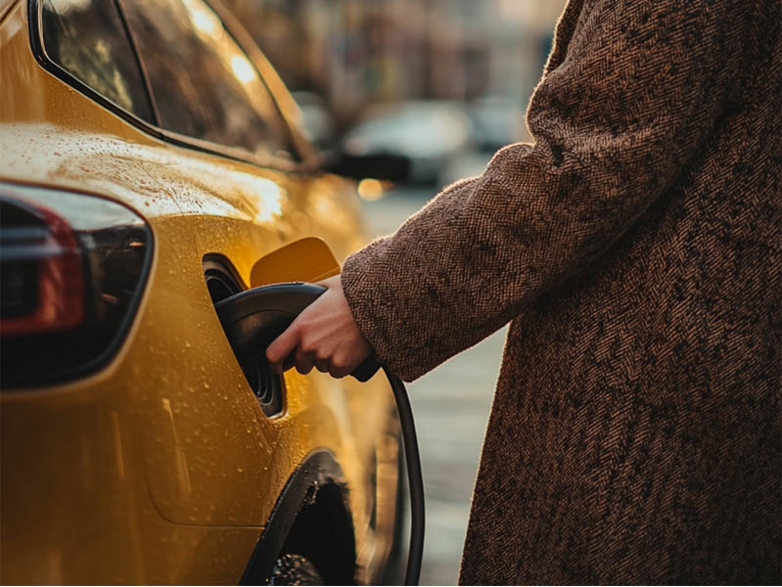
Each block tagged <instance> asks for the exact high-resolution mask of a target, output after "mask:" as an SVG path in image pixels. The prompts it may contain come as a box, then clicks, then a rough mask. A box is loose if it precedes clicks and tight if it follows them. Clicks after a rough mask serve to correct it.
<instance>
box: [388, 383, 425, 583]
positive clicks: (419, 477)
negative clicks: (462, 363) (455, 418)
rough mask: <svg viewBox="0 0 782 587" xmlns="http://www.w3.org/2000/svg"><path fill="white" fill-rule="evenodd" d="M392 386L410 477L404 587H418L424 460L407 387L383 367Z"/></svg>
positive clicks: (422, 545) (422, 548) (421, 540)
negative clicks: (408, 546)
mask: <svg viewBox="0 0 782 587" xmlns="http://www.w3.org/2000/svg"><path fill="white" fill-rule="evenodd" d="M383 371H384V372H385V374H386V377H387V378H388V382H389V383H390V384H391V390H392V391H393V392H394V398H395V399H396V409H397V412H399V424H400V426H401V428H402V444H403V445H404V451H405V461H406V462H407V478H408V482H409V485H410V549H409V554H408V556H407V570H406V571H405V585H418V580H419V578H420V576H421V559H422V558H423V554H424V523H425V521H424V479H423V474H422V473H421V457H420V455H419V454H418V438H417V436H416V433H415V421H414V420H413V410H412V408H411V407H410V398H409V397H408V396H407V390H406V389H405V386H404V384H403V383H402V381H401V380H400V379H399V378H398V377H395V376H394V375H392V374H391V373H389V372H388V370H387V369H386V368H385V367H383Z"/></svg>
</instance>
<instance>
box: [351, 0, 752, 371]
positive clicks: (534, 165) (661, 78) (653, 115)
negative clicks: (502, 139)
mask: <svg viewBox="0 0 782 587" xmlns="http://www.w3.org/2000/svg"><path fill="white" fill-rule="evenodd" d="M750 5H751V3H749V2H740V1H738V0H736V1H729V0H714V1H713V2H689V3H681V2H677V1H674V0H657V1H655V2H638V1H631V0H622V1H619V2H612V1H608V0H592V1H590V0H585V1H584V2H583V6H582V7H580V9H579V7H578V6H577V5H576V4H571V6H570V7H569V8H568V10H567V11H566V13H565V17H564V18H563V22H562V23H561V24H560V32H561V31H563V30H565V29H568V27H570V28H572V29H573V31H572V34H570V31H567V34H565V36H566V37H567V38H558V39H557V47H556V48H555V51H554V54H553V55H552V58H551V61H550V63H549V66H548V71H547V73H546V76H545V77H544V79H543V81H542V82H541V84H540V85H539V87H538V88H537V90H536V92H535V94H534V96H533V99H532V101H531V104H530V108H529V112H528V125H529V127H530V130H531V132H532V134H533V137H534V139H535V142H534V144H533V145H526V144H519V145H512V146H509V147H506V148H505V149H502V150H501V151H500V152H498V153H497V155H496V156H495V157H494V159H493V160H492V161H491V163H490V164H489V165H488V167H487V169H486V171H485V172H484V174H483V175H481V176H480V177H477V178H473V179H470V180H467V181H464V182H460V183H457V184H455V185H453V186H451V187H449V188H447V189H446V190H445V191H444V192H442V193H441V194H440V195H439V196H438V197H437V198H435V199H434V200H433V201H432V202H431V203H430V204H429V205H428V206H426V207H425V208H424V209H423V210H422V211H421V212H419V213H418V214H417V215H415V216H414V217H412V218H411V219H410V220H408V221H407V222H406V223H405V224H404V225H403V226H402V227H401V228H400V229H399V230H398V231H397V232H396V234H394V235H393V236H391V237H388V238H383V239H379V240H377V241H375V242H373V243H372V244H371V245H369V246H368V247H367V248H365V249H363V250H362V251H359V252H358V253H356V254H354V255H353V256H351V257H350V258H348V260H347V261H346V263H345V267H344V270H343V275H342V287H343V288H344V293H345V296H346V298H347V301H348V303H349V306H350V310H352V313H353V316H354V318H355V321H356V323H357V325H358V327H359V329H360V331H361V332H362V333H363V335H364V336H365V337H366V338H367V339H368V341H369V342H370V343H371V345H372V346H373V347H374V349H375V351H376V354H377V355H378V358H379V359H380V360H381V362H383V363H384V364H386V366H388V367H389V368H390V369H391V370H392V371H393V372H395V373H397V374H399V375H401V376H402V377H403V378H404V379H408V380H409V379H414V378H416V377H418V376H420V375H422V374H423V373H425V372H426V371H428V370H430V369H431V368H433V367H434V366H436V365H437V364H439V363H440V362H442V361H443V360H445V359H447V358H448V357H450V356H452V355H453V354H455V353H457V352H459V351H461V350H463V349H465V348H467V347H468V346H471V345H472V344H475V343H476V342H478V341H479V340H481V339H482V338H484V337H485V336H487V335H488V334H490V333H491V332H493V331H494V330H496V329H498V328H500V327H501V326H502V325H503V324H505V323H506V322H507V321H508V320H510V319H511V318H513V317H515V316H517V315H519V314H520V313H521V312H522V311H523V310H524V307H525V306H526V305H527V304H529V303H530V302H532V301H533V300H534V299H535V298H536V297H537V296H539V295H540V294H541V293H543V292H545V291H547V290H550V289H551V288H554V287H556V285H557V284H558V283H560V282H562V281H563V280H564V279H566V278H568V277H569V276H571V275H573V274H575V273H576V272H578V271H580V270H584V268H586V267H588V265H589V264H590V263H591V262H592V261H594V260H595V259H596V258H597V257H599V256H600V255H601V254H602V253H604V252H605V251H606V250H608V249H609V248H610V247H611V246H612V244H613V243H614V242H616V241H617V240H618V239H619V238H621V236H622V235H623V234H624V233H625V232H626V231H627V230H628V228H630V227H631V226H632V225H633V224H634V223H635V222H636V220H637V219H638V218H639V217H640V216H641V215H642V214H643V213H644V212H645V210H647V208H648V207H649V206H650V205H651V204H652V203H653V202H654V201H655V200H656V199H657V198H659V197H660V196H661V195H662V194H664V193H666V191H667V190H668V189H669V188H670V187H671V185H672V184H673V183H674V181H675V180H676V179H677V177H679V175H680V174H683V173H686V170H687V166H688V164H689V162H690V161H691V159H692V158H693V157H694V156H696V155H697V151H698V148H699V146H700V145H701V144H703V142H704V141H706V140H708V138H709V136H710V134H711V133H712V131H713V129H714V128H715V126H716V125H717V124H718V121H719V118H720V116H721V115H722V114H723V113H724V112H725V111H726V108H727V104H728V103H729V101H730V98H731V94H732V89H733V87H734V85H735V83H736V79H737V77H738V74H739V72H740V65H741V55H740V48H741V47H742V43H741V39H742V36H745V35H746V34H747V30H746V29H747V25H746V20H747V19H746V18H745V17H744V15H742V13H746V12H747V11H748V10H749V8H747V6H750ZM568 19H569V20H568Z"/></svg>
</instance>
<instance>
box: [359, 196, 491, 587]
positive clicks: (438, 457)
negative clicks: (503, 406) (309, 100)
mask: <svg viewBox="0 0 782 587" xmlns="http://www.w3.org/2000/svg"><path fill="white" fill-rule="evenodd" d="M433 193H434V190H433V189H430V190H426V189H415V190H412V189H410V190H403V191H401V192H398V193H392V194H390V195H387V196H386V197H384V198H383V199H381V200H379V201H375V202H364V204H363V205H364V209H365V212H366V215H367V220H368V223H369V228H370V231H371V232H372V233H373V234H375V235H381V234H389V233H391V232H393V231H394V230H395V229H396V227H398V226H399V225H400V224H401V223H402V222H403V221H404V220H405V219H406V218H407V217H408V216H410V215H411V214H413V213H415V212H416V211H417V210H418V209H419V208H420V207H421V206H423V205H424V204H425V203H426V201H427V199H428V198H429V197H431V196H432V195H433ZM505 333H506V331H505V329H503V330H501V331H500V332H498V333H496V334H494V335H492V336H491V337H489V338H488V339H486V340H485V341H483V342H482V343H480V344H478V345H476V346H474V347H473V348H471V349H469V350H467V351H465V352H463V353H461V354H460V355H457V356H456V357H454V358H452V359H450V360H449V361H447V362H445V363H443V364H442V365H440V366H439V367H438V368H437V369H435V370H434V371H432V372H430V373H428V374H427V375H425V376H424V377H422V378H421V379H419V380H418V381H415V382H413V383H411V384H409V385H408V386H407V387H408V391H409V393H410V399H411V402H412V404H413V412H414V415H415V419H416V426H417V430H418V438H419V445H420V451H421V460H422V463H423V473H424V483H425V487H426V508H427V511H426V514H427V520H426V541H425V550H424V562H423V569H422V572H421V585H455V584H456V581H457V578H458V574H459V561H460V560H461V553H462V546H463V544H464V533H465V530H466V528H467V520H468V517H469V512H470V499H471V496H472V489H473V484H474V482H475V474H476V472H477V469H478V461H479V458H480V450H481V445H482V443H483V436H484V432H485V430H486V422H487V420H488V416H489V410H490V408H491V402H492V396H493V394H494V384H495V381H496V379H497V374H498V370H499V365H500V359H501V356H502V348H503V343H504V340H505Z"/></svg>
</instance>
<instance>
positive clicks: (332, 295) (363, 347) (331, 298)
mask: <svg viewBox="0 0 782 587" xmlns="http://www.w3.org/2000/svg"><path fill="white" fill-rule="evenodd" d="M321 285H324V286H326V288H327V290H326V291H325V292H324V293H323V294H322V295H321V296H320V297H319V298H318V299H317V300H315V301H314V302H313V303H312V304H311V305H310V306H308V307H307V308H306V309H305V310H304V311H302V313H301V314H300V315H299V316H298V317H297V318H296V319H295V320H294V321H293V323H292V324H291V325H290V326H289V327H288V329H287V330H286V331H285V332H283V333H282V334H281V335H280V336H279V337H278V338H277V340H275V341H274V342H272V344H271V345H269V347H268V348H267V349H266V357H267V359H268V360H269V363H270V365H271V367H272V370H273V371H274V372H275V373H277V374H281V373H282V372H283V371H284V369H285V367H288V368H289V367H291V366H294V365H295V367H296V370H297V371H298V372H299V373H303V374H307V373H309V372H310V371H312V369H313V368H315V369H317V370H318V371H320V372H322V373H329V374H330V375H331V376H332V377H337V378H340V377H345V376H346V375H349V374H350V373H352V372H353V370H354V369H355V368H356V367H357V366H358V365H359V364H360V363H361V362H362V361H363V360H364V359H366V358H367V357H368V356H369V355H370V354H372V348H371V346H370V345H369V341H367V339H366V338H365V337H364V336H363V334H361V332H360V331H359V329H358V326H357V325H356V323H355V320H354V319H353V314H352V312H351V311H350V307H349V306H348V303H347V300H346V299H345V295H344V293H343V291H342V284H341V281H340V278H339V276H335V277H332V278H329V279H327V280H325V281H323V282H321ZM286 357H290V358H289V359H288V361H289V364H287V365H286V364H284V362H285V360H286ZM291 359H292V361H291Z"/></svg>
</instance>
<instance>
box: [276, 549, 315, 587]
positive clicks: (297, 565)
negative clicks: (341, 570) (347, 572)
mask: <svg viewBox="0 0 782 587" xmlns="http://www.w3.org/2000/svg"><path fill="white" fill-rule="evenodd" d="M325 584H326V582H325V581H324V579H323V577H322V576H321V574H320V572H318V568H317V567H316V566H315V564H314V563H313V562H312V561H311V560H310V559H308V558H307V557H306V556H302V555H300V554H293V553H283V554H281V555H280V558H278V559H277V562H276V563H274V570H273V571H272V575H271V577H270V578H269V585H325Z"/></svg>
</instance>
